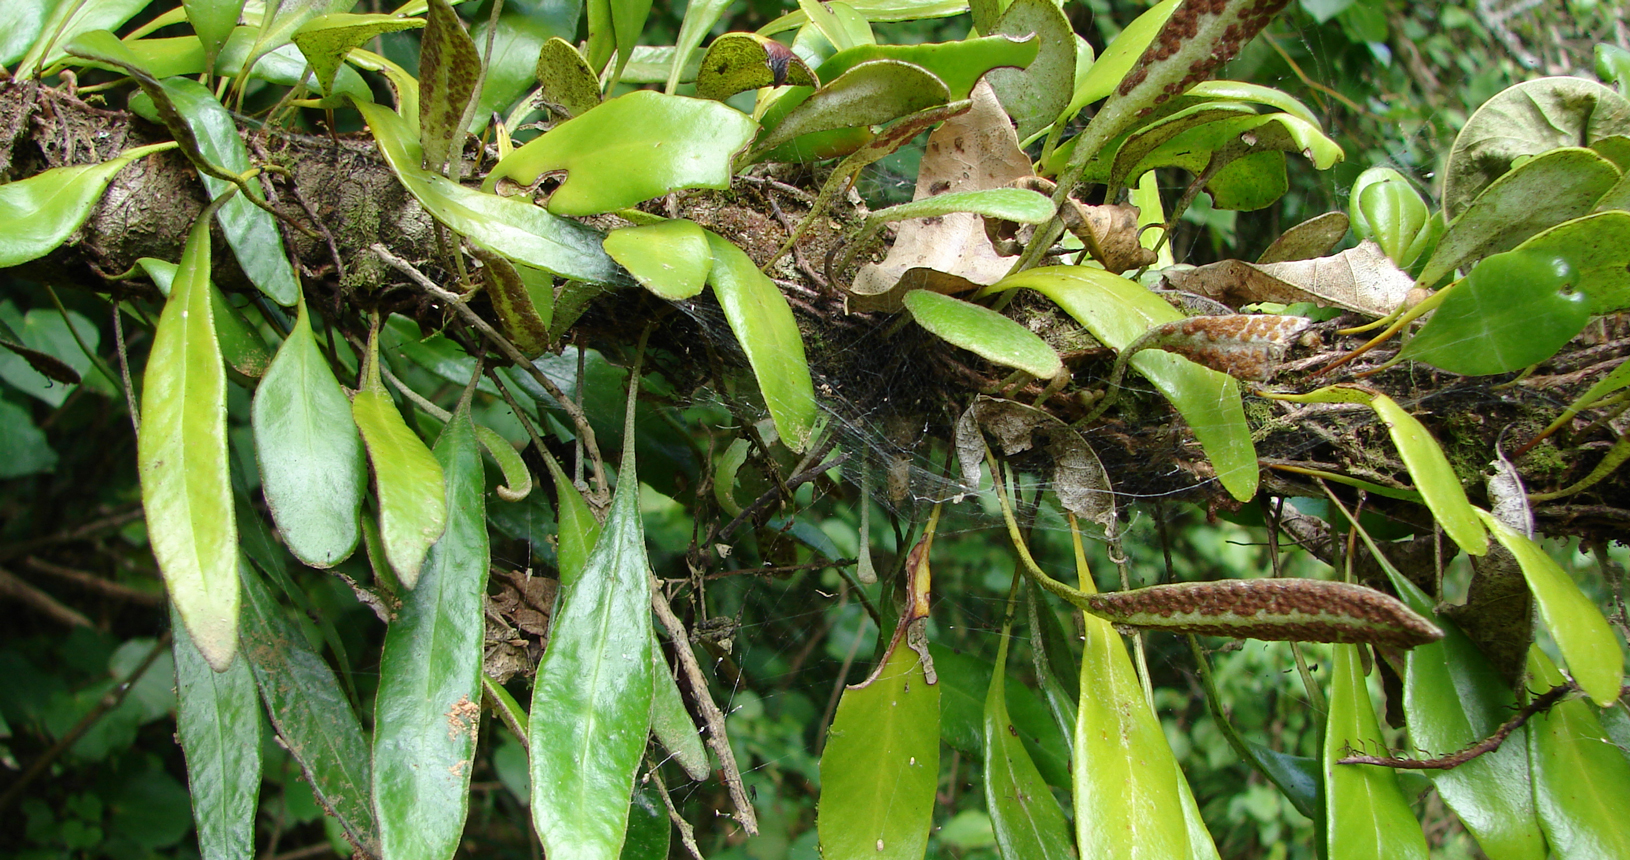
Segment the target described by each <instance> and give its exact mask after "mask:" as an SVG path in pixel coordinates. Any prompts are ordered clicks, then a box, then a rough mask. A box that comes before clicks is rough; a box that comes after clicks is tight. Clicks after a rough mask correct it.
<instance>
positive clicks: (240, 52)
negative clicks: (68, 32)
mask: <svg viewBox="0 0 1630 860" xmlns="http://www.w3.org/2000/svg"><path fill="white" fill-rule="evenodd" d="M256 36H257V30H256V28H252V27H238V28H236V29H234V30H233V31H232V35H231V37H230V38H228V39H227V40H226V43H225V44H223V45H222V46H221V50H220V55H219V56H218V57H216V59H215V64H214V66H213V67H211V66H210V64H209V61H208V58H207V57H206V56H205V53H204V43H203V42H202V41H200V40H199V38H198V37H197V36H193V35H187V36H173V37H169V38H158V37H154V36H148V37H147V38H144V39H137V40H135V41H131V42H121V41H119V40H118V39H116V38H112V36H111V34H109V38H112V41H113V42H116V43H117V44H118V45H119V46H121V49H120V54H121V55H122V57H123V58H124V59H125V60H127V61H129V62H130V63H131V64H133V65H134V66H136V67H137V68H140V69H142V70H143V71H145V72H146V73H148V74H149V75H150V76H152V77H153V78H155V79H163V78H170V77H176V76H181V75H185V76H195V75H198V74H200V73H202V72H203V71H204V70H205V69H211V70H212V71H213V72H214V73H215V74H218V75H221V76H230V77H237V76H241V75H242V73H243V67H244V63H245V61H246V60H247V59H248V55H249V52H250V50H251V49H252V48H253V47H254V44H255V38H256ZM86 37H89V38H91V39H92V40H93V42H92V45H93V46H94V39H95V38H96V36H95V31H93V32H90V33H85V34H81V37H80V38H78V39H76V40H75V41H74V42H73V43H72V46H73V47H74V49H75V50H76V51H77V50H78V49H80V48H85V47H87V46H86V44H85V41H84V39H85V38H86ZM105 46H106V45H105V43H104V47H105ZM368 57H373V55H371V54H368V52H366V51H359V53H358V54H356V55H353V56H352V61H353V62H357V63H358V65H361V66H363V67H364V68H374V65H373V63H372V62H371V61H369V60H367V59H366V58H368ZM111 59H112V57H108V56H104V57H102V58H101V59H94V58H89V57H81V63H82V64H83V65H85V66H87V67H90V68H98V69H108V70H110V71H120V70H121V67H120V65H119V64H118V63H114V62H110V60H111ZM375 59H377V57H375ZM404 74H405V73H404ZM248 76H249V77H250V78H252V79H255V80H263V81H266V82H268V83H274V84H277V85H278V86H285V87H295V86H299V85H300V83H301V81H302V79H304V78H305V77H306V59H305V57H304V56H303V55H302V54H301V53H300V50H299V49H298V48H297V47H295V46H294V45H292V44H290V45H283V46H282V47H279V48H277V49H275V50H273V51H271V52H269V53H266V54H264V55H262V56H261V57H260V58H259V59H258V60H257V61H256V63H255V65H254V67H253V68H252V69H250V70H249V74H248ZM409 80H411V78H409ZM414 88H415V91H417V83H415V84H414ZM332 90H333V92H335V93H340V94H344V95H350V96H352V97H354V98H358V99H361V100H364V101H371V100H372V99H373V94H372V91H370V90H369V89H368V85H367V83H366V82H364V81H363V80H362V77H361V76H360V75H358V74H357V72H356V70H355V69H351V68H348V67H345V66H341V67H340V68H339V69H338V71H337V73H336V75H335V78H334V85H333V87H332ZM147 98H148V97H147V95H146V94H145V93H142V94H139V95H132V96H131V100H130V103H129V107H130V109H131V111H132V112H134V113H136V114H138V115H140V116H143V117H145V118H147V119H149V120H152V121H154V122H157V121H159V120H158V119H157V115H156V113H154V111H153V110H152V103H151V101H150V100H149V101H147V103H146V104H145V105H144V104H143V100H144V99H147ZM322 104H325V105H328V106H335V105H338V104H341V102H340V101H338V100H332V101H331V100H328V99H325V100H323V102H322Z"/></svg>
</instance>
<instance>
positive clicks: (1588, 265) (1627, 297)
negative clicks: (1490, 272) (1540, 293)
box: [1516, 211, 1630, 315]
mask: <svg viewBox="0 0 1630 860" xmlns="http://www.w3.org/2000/svg"><path fill="white" fill-rule="evenodd" d="M1516 251H1517V252H1519V253H1533V254H1550V255H1555V256H1558V257H1561V258H1563V259H1565V260H1567V261H1568V263H1569V264H1571V265H1572V266H1573V268H1574V271H1575V272H1576V273H1578V276H1579V277H1578V281H1577V283H1576V286H1575V289H1577V290H1579V291H1580V292H1581V293H1584V294H1585V298H1586V300H1587V302H1588V304H1589V306H1590V313H1591V314H1592V315H1598V314H1605V313H1611V312H1612V311H1616V310H1619V309H1620V308H1625V307H1630V211H1611V212H1596V213H1594V214H1591V215H1586V216H1585V217H1583V218H1575V219H1573V220H1572V221H1564V222H1562V223H1561V224H1558V225H1556V226H1555V227H1552V228H1551V229H1549V230H1546V231H1545V232H1543V233H1539V234H1536V235H1535V236H1534V237H1533V238H1531V239H1529V240H1527V241H1526V242H1523V243H1522V244H1521V245H1518V246H1517V248H1516Z"/></svg>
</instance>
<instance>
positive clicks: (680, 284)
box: [604, 218, 713, 301]
mask: <svg viewBox="0 0 1630 860" xmlns="http://www.w3.org/2000/svg"><path fill="white" fill-rule="evenodd" d="M604 245H605V249H606V253H607V254H610V255H611V259H613V260H616V261H617V262H618V263H620V264H621V265H622V267H623V268H625V269H627V270H628V272H629V274H631V275H633V276H634V280H636V281H639V282H640V286H642V287H644V288H646V289H648V290H650V291H651V292H653V293H656V294H657V295H659V296H661V297H663V298H665V299H668V300H670V301H677V300H679V299H688V298H690V297H691V296H694V295H696V294H697V293H700V292H701V291H702V288H703V287H705V286H707V276H708V273H709V272H711V271H713V249H712V248H710V247H709V246H708V241H707V232H706V231H704V230H703V229H702V228H701V226H700V225H698V224H697V223H696V222H694V221H686V220H685V219H683V218H674V219H670V220H667V221H663V222H660V223H657V224H648V225H644V226H637V227H620V228H618V229H616V230H613V231H611V232H610V233H607V234H606V240H605V243H604Z"/></svg>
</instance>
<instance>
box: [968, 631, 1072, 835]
mask: <svg viewBox="0 0 1630 860" xmlns="http://www.w3.org/2000/svg"><path fill="white" fill-rule="evenodd" d="M1008 641H1009V639H1008V637H1007V636H1003V637H1002V640H1001V645H999V646H998V647H997V649H996V666H997V671H996V672H995V673H994V674H993V675H992V677H991V682H990V690H989V692H987V693H986V696H985V720H984V729H985V762H984V763H985V808H986V809H987V810H989V811H990V818H991V825H992V828H993V829H994V830H995V831H996V844H997V845H998V846H999V847H1000V848H1001V851H1002V856H1003V857H1005V858H1009V860H1019V858H1025V860H1031V858H1034V860H1068V858H1073V857H1074V856H1075V852H1074V846H1073V845H1072V844H1071V840H1070V830H1069V825H1067V824H1066V823H1065V821H1064V812H1063V810H1061V809H1059V806H1058V801H1057V800H1054V799H1053V793H1052V791H1051V790H1049V789H1048V787H1047V783H1046V781H1045V780H1043V779H1042V778H1041V773H1040V772H1039V771H1038V770H1036V763H1035V762H1034V761H1031V759H1030V754H1029V753H1028V752H1026V751H1025V748H1024V744H1023V743H1021V742H1020V741H1019V731H1018V729H1017V728H1016V727H1015V726H1014V725H1013V724H1012V722H1011V721H1010V719H1009V717H1008V713H1007V695H1006V678H1007V643H1008Z"/></svg>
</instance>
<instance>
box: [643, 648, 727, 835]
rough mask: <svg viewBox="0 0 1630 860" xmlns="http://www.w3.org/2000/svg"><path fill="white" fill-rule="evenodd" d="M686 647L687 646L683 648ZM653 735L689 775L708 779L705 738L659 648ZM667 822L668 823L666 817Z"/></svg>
mask: <svg viewBox="0 0 1630 860" xmlns="http://www.w3.org/2000/svg"><path fill="white" fill-rule="evenodd" d="M680 647H684V646H680ZM651 673H652V675H651V677H652V685H653V687H652V694H651V734H653V735H655V736H656V739H657V742H658V743H660V744H662V748H663V749H665V750H667V751H668V755H669V756H671V757H672V759H673V761H674V762H675V763H676V764H678V765H679V766H680V767H681V768H683V769H684V771H685V775H686V776H689V777H690V778H691V779H694V780H696V781H698V782H701V781H703V780H705V779H707V778H708V774H710V773H712V770H711V769H710V768H709V766H708V760H707V748H706V747H704V746H702V736H701V735H700V734H697V732H696V723H695V722H694V721H692V720H691V716H690V711H687V710H685V699H684V697H683V696H681V695H680V694H679V683H678V682H677V681H675V680H674V673H673V670H671V669H669V668H668V664H667V663H665V662H663V660H662V653H661V651H660V650H659V649H656V648H653V649H651ZM662 820H663V821H667V820H668V818H667V815H666V814H664V815H663V818H662Z"/></svg>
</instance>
